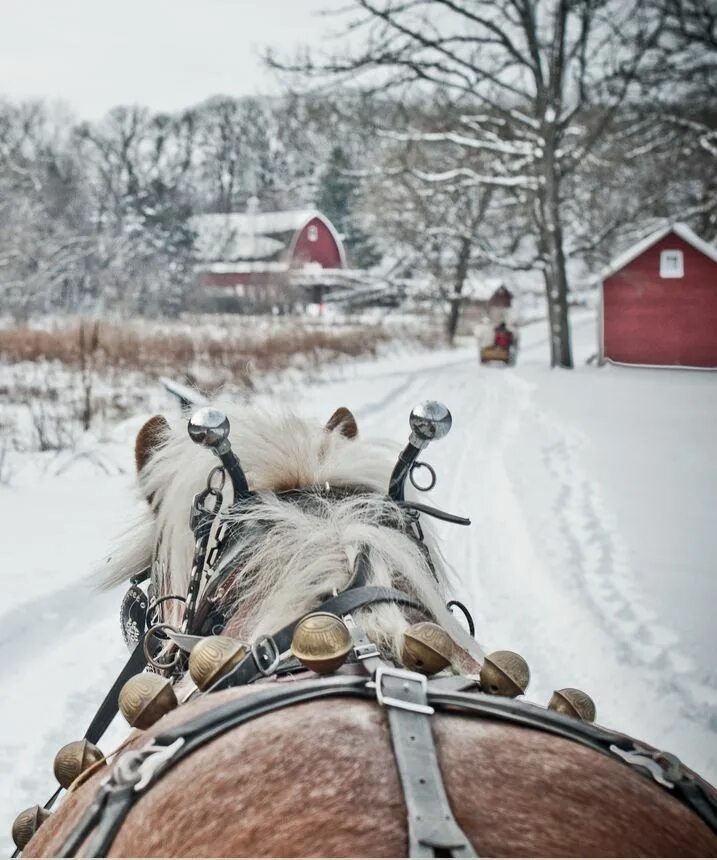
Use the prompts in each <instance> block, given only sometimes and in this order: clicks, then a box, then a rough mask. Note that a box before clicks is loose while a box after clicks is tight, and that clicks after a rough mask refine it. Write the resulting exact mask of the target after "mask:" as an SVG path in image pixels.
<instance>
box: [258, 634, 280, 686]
mask: <svg viewBox="0 0 717 860" xmlns="http://www.w3.org/2000/svg"><path fill="white" fill-rule="evenodd" d="M262 648H268V654H267V652H266V651H261V650H260V649H262ZM251 653H252V656H253V657H254V660H255V661H256V665H257V668H258V669H259V671H260V672H261V674H262V675H264V676H266V677H268V676H269V675H273V674H274V672H276V670H277V668H278V666H279V663H280V662H281V655H280V654H279V649H278V648H277V647H276V642H274V640H273V639H272V638H271V636H264V637H262V638H261V639H258V640H257V641H256V642H254V644H253V645H252V646H251ZM268 657H271V660H270V662H269V665H268V666H267V665H265V663H266V660H267V658H268Z"/></svg>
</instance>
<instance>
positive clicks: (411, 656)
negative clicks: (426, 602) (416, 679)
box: [401, 621, 454, 675]
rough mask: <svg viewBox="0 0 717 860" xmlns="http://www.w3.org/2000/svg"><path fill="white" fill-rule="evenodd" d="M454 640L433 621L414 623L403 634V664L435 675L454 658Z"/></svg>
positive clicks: (410, 668)
mask: <svg viewBox="0 0 717 860" xmlns="http://www.w3.org/2000/svg"><path fill="white" fill-rule="evenodd" d="M453 650H454V646H453V640H452V639H451V637H450V636H449V635H448V633H446V631H445V630H444V629H443V628H442V627H440V626H439V625H438V624H434V623H433V622H432V621H419V622H418V624H412V625H411V626H410V627H409V628H408V629H407V630H406V631H405V633H404V634H403V651H402V652H401V660H402V662H403V665H404V666H405V667H406V668H407V669H409V670H410V671H412V672H420V673H421V674H422V675H435V674H436V672H440V671H441V669H445V668H446V666H448V665H449V664H450V662H451V660H452V659H453Z"/></svg>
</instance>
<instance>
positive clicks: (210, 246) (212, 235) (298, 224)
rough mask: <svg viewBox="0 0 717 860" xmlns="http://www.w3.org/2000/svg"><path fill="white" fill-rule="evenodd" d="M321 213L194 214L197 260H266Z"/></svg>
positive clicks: (286, 245)
mask: <svg viewBox="0 0 717 860" xmlns="http://www.w3.org/2000/svg"><path fill="white" fill-rule="evenodd" d="M312 218H321V220H322V221H324V222H326V218H324V216H323V215H321V213H319V212H317V211H315V210H312V209H297V210H289V211H286V212H257V213H246V212H227V213H215V214H209V215H195V216H193V217H192V218H191V219H190V226H191V227H192V229H193V230H194V231H195V233H196V234H197V238H196V241H195V249H196V252H197V256H198V257H199V259H201V260H207V261H209V260H215V261H219V260H222V261H225V262H231V261H233V260H268V259H271V258H276V257H277V256H278V255H279V254H280V253H281V251H283V250H284V249H285V248H287V247H288V245H289V244H290V243H291V240H292V238H293V236H294V235H295V234H296V232H297V231H299V230H301V228H302V227H304V226H305V225H306V224H308V223H309V221H311V220H312Z"/></svg>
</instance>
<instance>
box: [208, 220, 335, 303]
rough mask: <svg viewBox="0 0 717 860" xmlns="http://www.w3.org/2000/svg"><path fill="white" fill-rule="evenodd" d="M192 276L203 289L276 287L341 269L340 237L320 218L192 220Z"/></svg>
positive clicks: (243, 289) (326, 221)
mask: <svg viewBox="0 0 717 860" xmlns="http://www.w3.org/2000/svg"><path fill="white" fill-rule="evenodd" d="M191 226H192V228H193V230H194V231H195V233H196V243H195V250H196V258H197V266H196V269H197V272H198V273H199V279H200V283H201V284H202V285H203V286H205V287H225V288H230V289H231V288H233V291H235V292H236V294H237V295H244V294H245V288H246V287H249V286H253V287H255V288H257V287H258V288H261V287H280V286H281V285H282V284H285V283H286V282H287V278H288V277H289V276H290V275H291V274H292V273H300V272H304V273H317V272H320V271H322V270H336V269H344V268H345V266H346V255H345V253H344V248H343V245H342V243H341V237H340V236H339V234H338V233H337V232H336V230H335V229H334V227H333V225H332V224H331V222H330V221H329V219H328V218H326V217H325V216H324V215H322V214H321V213H320V212H316V211H313V210H300V211H286V212H251V211H250V212H247V213H238V212H231V213H222V214H212V215H197V216H195V217H194V218H192V219H191Z"/></svg>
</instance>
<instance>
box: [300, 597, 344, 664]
mask: <svg viewBox="0 0 717 860" xmlns="http://www.w3.org/2000/svg"><path fill="white" fill-rule="evenodd" d="M351 646H352V641H351V634H350V633H349V629H348V627H347V626H346V625H345V624H344V622H343V621H342V620H341V619H340V618H339V617H338V615H333V614H332V613H331V612H312V613H311V614H310V615H307V616H306V617H305V618H302V619H301V621H299V623H298V624H297V625H296V627H295V629H294V635H293V637H292V639H291V653H292V654H293V655H294V657H296V658H297V659H298V660H300V661H301V662H302V663H303V664H304V666H306V668H307V669H311V670H312V671H314V672H317V673H318V674H320V675H322V674H327V673H329V672H333V671H335V670H336V669H338V668H339V666H341V664H342V663H343V662H344V661H345V660H346V658H347V657H348V655H349V653H350V652H351Z"/></svg>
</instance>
